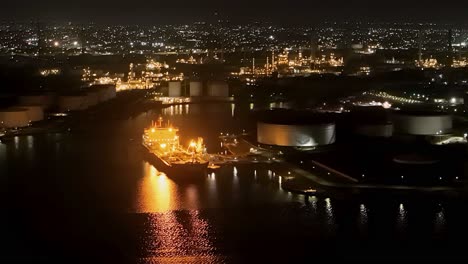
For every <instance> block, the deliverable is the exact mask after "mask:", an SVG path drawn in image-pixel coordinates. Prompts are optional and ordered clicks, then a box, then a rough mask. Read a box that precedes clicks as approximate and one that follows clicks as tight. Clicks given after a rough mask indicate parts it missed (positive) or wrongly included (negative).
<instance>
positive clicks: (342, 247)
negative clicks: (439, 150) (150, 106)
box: [0, 104, 468, 263]
mask: <svg viewBox="0 0 468 264" xmlns="http://www.w3.org/2000/svg"><path fill="white" fill-rule="evenodd" d="M249 108H250V106H245V107H240V106H236V107H233V106H232V105H230V104H224V105H219V104H209V105H204V106H199V105H191V106H181V107H172V108H168V109H165V110H163V112H162V114H163V115H164V116H168V117H170V119H171V121H172V122H173V123H174V124H175V125H176V126H178V127H179V128H180V129H181V131H180V135H181V139H182V141H183V142H184V141H188V140H189V139H190V138H193V137H196V136H203V137H204V138H205V139H207V142H206V143H207V145H208V150H209V151H210V152H214V151H217V150H218V149H219V142H218V141H217V139H216V137H217V136H218V135H219V133H220V132H223V133H225V132H230V133H232V132H239V131H242V130H244V129H246V130H250V129H252V126H251V124H250V123H249V122H246V121H245V120H248V116H249ZM159 114H161V113H158V112H148V113H142V114H140V115H138V116H136V117H133V118H130V119H125V120H100V121H96V122H95V123H93V124H91V125H90V124H82V125H81V124H80V125H77V127H76V128H74V129H73V130H72V131H71V132H70V133H64V134H45V135H37V136H28V137H20V138H16V139H15V141H14V142H11V143H9V144H8V145H3V144H2V145H0V173H1V190H2V205H3V210H2V211H3V213H2V217H1V219H2V220H1V222H0V223H1V226H2V227H3V228H2V229H3V230H2V237H1V241H2V248H1V251H0V253H1V255H0V260H5V261H7V262H8V261H19V262H44V263H50V262H52V261H57V262H61V263H70V262H76V263H90V262H98V261H101V262H102V263H109V262H114V263H120V262H128V263H134V262H137V263H251V262H255V263H274V262H288V263H294V262H312V261H314V260H317V259H319V258H327V259H331V258H345V259H362V258H371V259H372V258H378V259H382V258H385V259H402V258H403V259H405V258H418V259H419V258H424V259H433V258H443V259H446V258H466V255H467V254H466V253H465V251H464V248H465V242H464V239H465V238H466V235H467V234H468V232H467V231H468V230H467V223H468V216H467V214H466V213H465V210H466V208H468V207H466V201H462V200H448V199H443V198H434V197H426V196H416V195H412V196H408V197H401V196H399V197H394V196H391V195H390V194H387V195H384V194H376V195H375V196H372V197H370V196H367V197H362V196H353V195H349V194H346V195H345V194H343V195H341V194H340V193H339V192H335V193H333V194H330V195H329V196H328V195H325V196H320V197H309V198H306V197H304V196H303V195H293V194H290V193H287V192H285V191H284V190H282V189H281V187H280V182H281V181H282V177H281V176H279V175H280V173H282V172H284V171H285V170H287V168H281V167H278V166H276V165H255V166H253V165H238V166H227V167H224V168H222V169H221V170H220V171H218V172H216V173H215V174H210V175H209V176H208V175H207V177H206V179H205V180H204V181H202V182H199V183H180V182H174V181H173V180H171V178H170V177H167V176H166V175H163V174H161V173H159V172H158V171H157V170H156V169H155V168H154V167H153V166H151V165H150V164H148V163H147V162H145V161H144V160H143V157H142V155H141V152H140V151H139V148H138V144H139V138H140V135H141V133H142V130H143V128H144V127H146V126H148V125H149V124H150V122H151V120H154V119H156V118H157V117H158V116H159ZM80 127H81V129H80ZM2 262H3V261H2Z"/></svg>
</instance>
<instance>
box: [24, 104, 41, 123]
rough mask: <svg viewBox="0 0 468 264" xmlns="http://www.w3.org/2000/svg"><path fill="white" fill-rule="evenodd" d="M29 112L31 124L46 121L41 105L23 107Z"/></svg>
mask: <svg viewBox="0 0 468 264" xmlns="http://www.w3.org/2000/svg"><path fill="white" fill-rule="evenodd" d="M20 107H21V108H24V109H26V110H27V112H28V118H29V121H30V122H37V121H41V120H44V109H43V108H42V106H40V105H21V106H20Z"/></svg>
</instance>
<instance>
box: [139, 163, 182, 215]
mask: <svg viewBox="0 0 468 264" xmlns="http://www.w3.org/2000/svg"><path fill="white" fill-rule="evenodd" d="M144 172H145V176H144V177H143V180H142V181H141V183H140V184H139V186H138V198H137V201H138V202H137V204H136V206H135V207H136V211H137V212H142V213H147V212H167V211H170V210H171V208H172V206H173V204H172V201H171V197H174V196H175V193H174V192H175V189H176V187H175V186H174V183H173V182H172V181H171V180H169V178H167V176H166V174H164V173H162V172H159V171H158V170H157V169H156V168H155V167H154V166H152V165H150V164H149V163H147V162H145V163H144Z"/></svg>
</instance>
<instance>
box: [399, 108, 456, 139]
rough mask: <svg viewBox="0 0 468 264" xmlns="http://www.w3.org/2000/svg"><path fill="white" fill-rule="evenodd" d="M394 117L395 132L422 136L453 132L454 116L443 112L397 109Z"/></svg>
mask: <svg viewBox="0 0 468 264" xmlns="http://www.w3.org/2000/svg"><path fill="white" fill-rule="evenodd" d="M392 119H393V126H394V133H395V134H406V135H421V136H422V135H443V134H447V133H451V132H452V116H451V115H449V114H446V113H442V112H427V111H397V112H395V113H394V114H393V117H392Z"/></svg>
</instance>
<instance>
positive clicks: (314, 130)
mask: <svg viewBox="0 0 468 264" xmlns="http://www.w3.org/2000/svg"><path fill="white" fill-rule="evenodd" d="M260 113H261V114H260V118H259V121H258V122H257V141H258V142H259V143H261V144H266V145H275V146H288V147H314V146H323V145H329V144H333V143H334V142H335V123H334V121H333V120H332V118H331V117H330V116H329V115H321V114H316V113H309V112H303V111H294V110H284V109H282V110H271V111H264V112H260Z"/></svg>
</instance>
